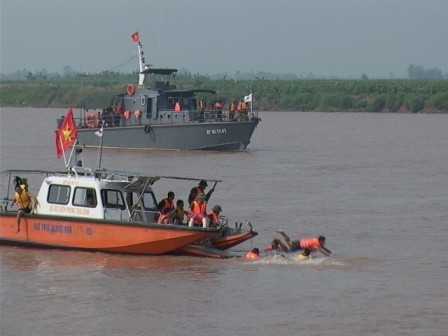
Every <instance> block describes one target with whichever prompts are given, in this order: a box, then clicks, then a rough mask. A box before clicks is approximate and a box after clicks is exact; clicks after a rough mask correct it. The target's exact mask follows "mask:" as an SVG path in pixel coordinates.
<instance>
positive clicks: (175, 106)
mask: <svg viewBox="0 0 448 336" xmlns="http://www.w3.org/2000/svg"><path fill="white" fill-rule="evenodd" d="M180 110H181V107H180V103H179V102H178V101H177V102H176V104H174V112H180Z"/></svg>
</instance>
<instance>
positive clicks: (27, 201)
mask: <svg viewBox="0 0 448 336" xmlns="http://www.w3.org/2000/svg"><path fill="white" fill-rule="evenodd" d="M36 203H37V200H36V196H34V195H32V194H30V193H29V192H28V188H27V185H26V184H22V180H21V179H20V178H17V177H16V187H15V194H14V199H13V201H12V203H11V205H13V204H16V205H17V207H18V208H19V210H18V211H17V232H20V222H21V220H22V216H23V215H24V214H26V213H31V212H32V211H33V210H34V208H35V206H36Z"/></svg>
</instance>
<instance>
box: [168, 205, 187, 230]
mask: <svg viewBox="0 0 448 336" xmlns="http://www.w3.org/2000/svg"><path fill="white" fill-rule="evenodd" d="M184 217H185V210H184V201H182V200H181V199H180V200H177V202H176V207H175V208H174V210H173V211H171V212H170V218H171V222H172V223H173V224H179V225H183V224H184Z"/></svg>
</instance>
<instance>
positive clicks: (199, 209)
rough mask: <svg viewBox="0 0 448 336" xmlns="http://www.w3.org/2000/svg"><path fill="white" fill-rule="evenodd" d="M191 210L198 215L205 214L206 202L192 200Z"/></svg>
mask: <svg viewBox="0 0 448 336" xmlns="http://www.w3.org/2000/svg"><path fill="white" fill-rule="evenodd" d="M191 212H193V213H195V214H198V215H199V214H202V215H206V214H207V202H204V203H202V204H199V202H198V201H193V203H191Z"/></svg>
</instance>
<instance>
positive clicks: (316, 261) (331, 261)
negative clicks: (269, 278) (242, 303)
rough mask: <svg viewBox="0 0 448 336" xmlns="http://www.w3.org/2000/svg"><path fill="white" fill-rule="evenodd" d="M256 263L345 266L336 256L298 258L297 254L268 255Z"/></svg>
mask: <svg viewBox="0 0 448 336" xmlns="http://www.w3.org/2000/svg"><path fill="white" fill-rule="evenodd" d="M254 263H257V264H261V265H286V266H298V267H312V266H344V263H343V262H341V261H339V260H336V259H335V258H334V257H330V258H327V257H311V258H310V259H307V260H302V259H299V258H297V256H296V255H283V254H277V255H272V256H267V257H264V258H261V259H259V260H255V261H254Z"/></svg>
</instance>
